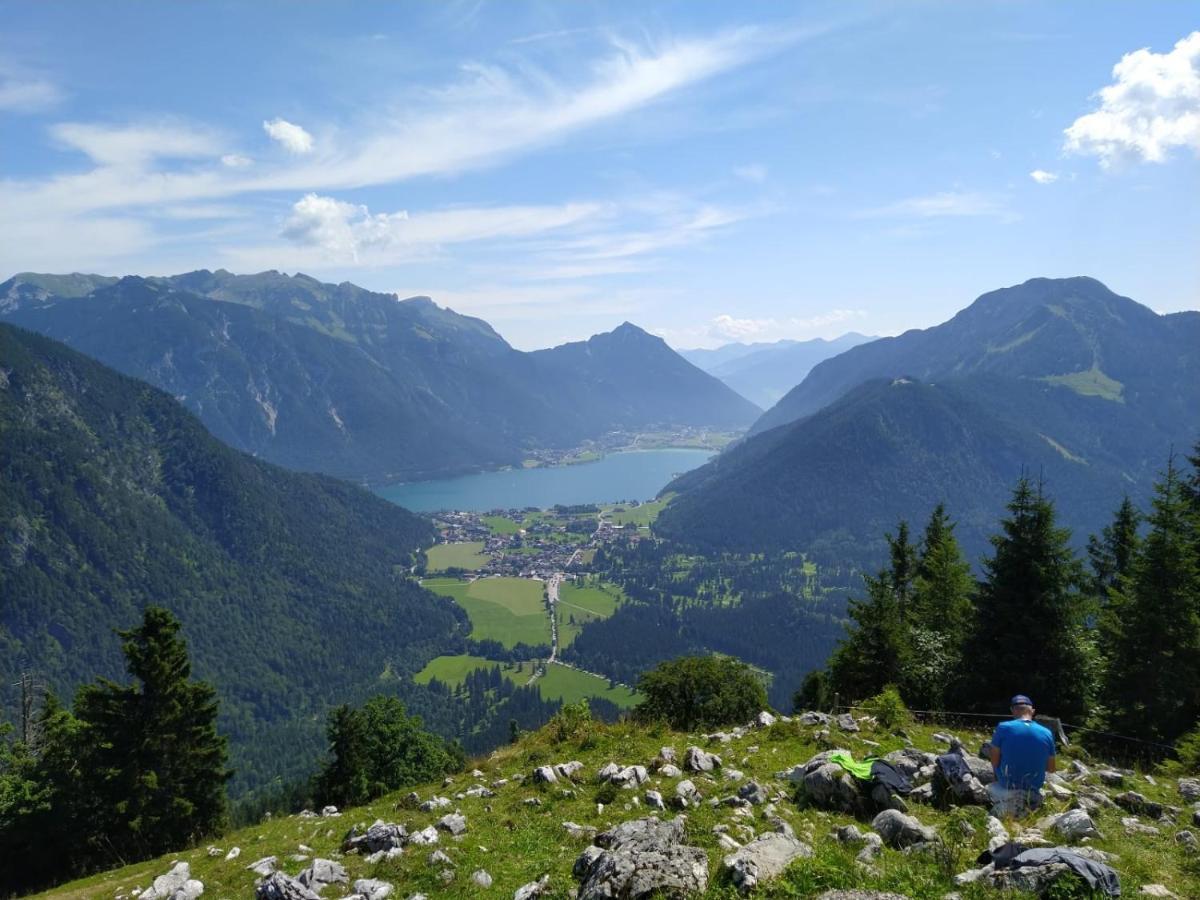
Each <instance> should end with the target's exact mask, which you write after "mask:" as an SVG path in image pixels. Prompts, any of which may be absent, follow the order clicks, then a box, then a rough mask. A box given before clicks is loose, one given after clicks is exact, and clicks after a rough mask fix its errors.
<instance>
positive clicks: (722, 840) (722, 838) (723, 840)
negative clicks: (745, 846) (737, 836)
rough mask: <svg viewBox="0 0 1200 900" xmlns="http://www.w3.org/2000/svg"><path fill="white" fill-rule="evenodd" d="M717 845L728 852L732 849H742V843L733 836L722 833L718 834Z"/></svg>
mask: <svg viewBox="0 0 1200 900" xmlns="http://www.w3.org/2000/svg"><path fill="white" fill-rule="evenodd" d="M717 846H718V847H720V848H721V849H722V850H724V851H725V852H727V853H728V852H729V851H731V850H739V849H741V846H742V845H741V844H739V843H738V842H737V841H735V840H734V839H733V838H731V837H730V836H729V835H727V834H720V835H717Z"/></svg>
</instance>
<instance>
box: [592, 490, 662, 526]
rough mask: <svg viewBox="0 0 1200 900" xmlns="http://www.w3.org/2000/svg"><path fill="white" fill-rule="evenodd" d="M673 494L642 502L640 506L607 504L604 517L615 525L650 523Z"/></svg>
mask: <svg viewBox="0 0 1200 900" xmlns="http://www.w3.org/2000/svg"><path fill="white" fill-rule="evenodd" d="M672 496H673V495H670V494H668V495H667V496H665V497H663V498H662V499H661V500H651V501H650V502H649V503H643V504H642V505H641V506H609V507H605V509H604V512H605V513H606V515H605V518H607V519H608V520H609V521H611V522H613V523H614V524H617V525H628V524H630V523H632V524H634V525H639V526H641V525H647V526H648V525H650V524H651V523H652V522H653V521H654V520H655V519H657V518H658V514H659V513H660V512H662V510H663V507H664V506H666V505H667V503H669V502H670V500H671V497H672Z"/></svg>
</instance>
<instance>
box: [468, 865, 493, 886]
mask: <svg viewBox="0 0 1200 900" xmlns="http://www.w3.org/2000/svg"><path fill="white" fill-rule="evenodd" d="M471 880H472V881H473V882H475V883H476V884H477V885H479V886H480V887H481V888H490V887H491V886H492V876H491V875H489V874H488V873H487V872H486V871H485V870H483V869H476V870H475V871H474V872H472V873H471Z"/></svg>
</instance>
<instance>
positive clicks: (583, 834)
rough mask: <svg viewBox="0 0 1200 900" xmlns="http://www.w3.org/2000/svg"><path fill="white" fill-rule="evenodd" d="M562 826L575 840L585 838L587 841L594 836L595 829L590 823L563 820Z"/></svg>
mask: <svg viewBox="0 0 1200 900" xmlns="http://www.w3.org/2000/svg"><path fill="white" fill-rule="evenodd" d="M562 827H563V828H564V829H565V830H566V832H567V834H569V835H570V836H571V837H573V838H575V839H576V840H582V839H583V838H587V839H588V840H589V841H590V840H591V839H592V838H594V837H595V836H596V829H595V828H593V827H592V826H591V825H577V824H575V823H574V822H563V823H562Z"/></svg>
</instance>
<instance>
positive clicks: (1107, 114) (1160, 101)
mask: <svg viewBox="0 0 1200 900" xmlns="http://www.w3.org/2000/svg"><path fill="white" fill-rule="evenodd" d="M1112 74H1113V83H1112V84H1110V85H1108V86H1106V87H1103V88H1101V89H1100V91H1099V94H1098V95H1097V96H1098V97H1099V99H1100V108H1099V109H1097V110H1096V111H1095V112H1091V113H1088V114H1087V115H1085V116H1080V117H1079V118H1078V119H1076V120H1075V121H1074V122H1073V123H1072V124H1071V126H1070V127H1069V128H1067V129H1066V130H1065V132H1064V134H1065V135H1066V143H1065V147H1066V149H1067V150H1068V151H1069V152H1072V153H1081V154H1088V155H1092V156H1098V157H1099V158H1100V165H1101V166H1103V167H1105V168H1108V167H1111V166H1113V165H1114V164H1117V163H1119V162H1123V161H1136V160H1143V161H1146V162H1163V161H1164V160H1166V159H1167V157H1168V156H1169V155H1170V153H1171V151H1172V150H1173V149H1175V148H1177V147H1188V148H1190V149H1191V150H1192V151H1193V152H1194V153H1196V154H1197V155H1200V31H1193V32H1192V33H1191V34H1189V35H1188V36H1187V37H1185V38H1183V40H1181V41H1179V42H1178V43H1177V44H1176V45H1175V47H1174V49H1173V50H1171V51H1170V52H1169V53H1153V52H1151V51H1150V50H1149V49H1148V48H1142V49H1141V50H1135V51H1134V52H1132V53H1127V54H1125V55H1124V56H1123V57H1121V61H1120V62H1118V63H1117V64H1116V65H1115V66H1114V67H1113V71H1112Z"/></svg>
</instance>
